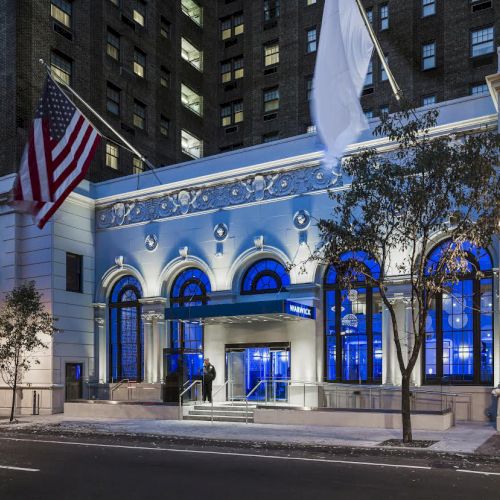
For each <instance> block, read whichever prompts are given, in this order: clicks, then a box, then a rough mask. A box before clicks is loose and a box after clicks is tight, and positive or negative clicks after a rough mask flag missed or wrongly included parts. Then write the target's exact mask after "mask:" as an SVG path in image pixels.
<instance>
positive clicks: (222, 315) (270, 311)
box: [165, 300, 316, 325]
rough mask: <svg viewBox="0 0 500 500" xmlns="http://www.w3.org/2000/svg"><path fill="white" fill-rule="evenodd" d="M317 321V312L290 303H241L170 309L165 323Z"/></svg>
mask: <svg viewBox="0 0 500 500" xmlns="http://www.w3.org/2000/svg"><path fill="white" fill-rule="evenodd" d="M315 318H316V308H315V307H311V306H306V305H304V304H299V303H298V302H292V301H290V300H269V301H265V300H263V301H259V302H240V303H237V304H214V305H204V306H195V307H173V308H170V309H167V310H166V311H165V319H169V320H178V321H190V322H203V323H205V324H208V325H212V324H231V323H264V322H268V321H301V320H308V319H315Z"/></svg>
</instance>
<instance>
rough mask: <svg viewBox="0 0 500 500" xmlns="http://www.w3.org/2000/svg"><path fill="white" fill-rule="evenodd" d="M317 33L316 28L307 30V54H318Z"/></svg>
mask: <svg viewBox="0 0 500 500" xmlns="http://www.w3.org/2000/svg"><path fill="white" fill-rule="evenodd" d="M317 44H318V41H317V32H316V28H311V29H310V30H307V53H308V54H309V53H311V52H316V49H317V46H318V45H317Z"/></svg>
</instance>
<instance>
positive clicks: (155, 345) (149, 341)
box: [140, 297, 167, 384]
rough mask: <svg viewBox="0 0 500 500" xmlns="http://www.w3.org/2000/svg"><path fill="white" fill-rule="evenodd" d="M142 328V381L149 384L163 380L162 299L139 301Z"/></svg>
mask: <svg viewBox="0 0 500 500" xmlns="http://www.w3.org/2000/svg"><path fill="white" fill-rule="evenodd" d="M140 302H141V304H142V321H143V327H144V381H145V382H147V383H150V384H153V383H158V382H161V380H162V378H163V349H164V348H165V347H166V340H167V339H166V337H167V335H166V325H165V323H166V322H165V305H166V299H165V298H163V297H148V298H144V299H141V300H140Z"/></svg>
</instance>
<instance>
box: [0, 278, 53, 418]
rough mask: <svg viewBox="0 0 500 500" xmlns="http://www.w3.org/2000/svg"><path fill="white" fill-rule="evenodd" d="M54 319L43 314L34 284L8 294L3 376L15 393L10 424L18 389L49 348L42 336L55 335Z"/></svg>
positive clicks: (1, 316) (2, 317) (1, 334)
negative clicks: (39, 355)
mask: <svg viewBox="0 0 500 500" xmlns="http://www.w3.org/2000/svg"><path fill="white" fill-rule="evenodd" d="M53 325H54V318H53V317H52V316H51V315H50V314H49V313H47V312H46V311H45V310H44V307H43V305H42V302H41V295H40V293H39V292H38V291H37V290H36V288H35V282H34V281H30V282H28V283H24V284H22V285H20V286H19V287H17V288H14V289H13V290H12V291H11V292H9V293H7V295H6V297H5V302H4V304H3V305H2V306H1V307H0V373H1V376H2V378H3V380H4V382H5V383H6V384H7V385H8V386H9V387H11V389H12V406H11V411H10V421H11V422H12V420H13V419H14V409H15V405H16V394H17V387H18V385H19V384H20V383H21V381H22V379H23V376H24V374H25V373H26V372H27V371H28V370H29V369H30V367H31V366H32V365H33V364H39V363H40V361H39V360H38V359H33V357H32V356H33V353H34V351H36V350H40V349H45V348H47V345H46V344H45V343H44V342H43V341H42V340H41V339H40V336H41V335H52V334H53V333H54V331H55V330H54V326H53Z"/></svg>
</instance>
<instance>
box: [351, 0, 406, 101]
mask: <svg viewBox="0 0 500 500" xmlns="http://www.w3.org/2000/svg"><path fill="white" fill-rule="evenodd" d="M356 3H357V4H358V8H359V11H360V12H361V16H362V17H363V21H364V22H365V25H366V29H367V30H368V32H369V33H370V37H371V39H372V41H373V45H375V49H376V50H377V53H378V56H379V58H380V62H381V63H382V66H383V67H384V70H385V72H386V73H387V78H388V79H389V83H390V84H391V88H392V91H393V92H394V96H395V97H396V99H397V100H398V101H401V98H402V95H403V92H402V90H401V87H400V86H399V85H398V82H396V79H395V78H394V75H393V74H392V71H391V69H390V68H389V65H388V64H387V61H386V60H385V55H384V51H383V50H382V47H381V45H380V42H379V41H378V38H377V35H375V31H374V30H373V26H372V24H371V23H370V20H369V19H368V16H367V15H366V11H365V9H364V7H363V5H362V4H361V0H356Z"/></svg>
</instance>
